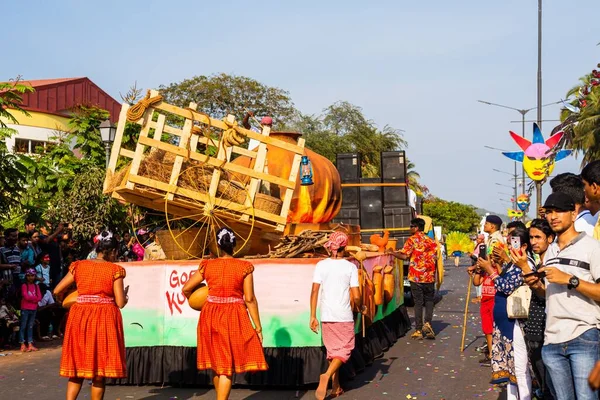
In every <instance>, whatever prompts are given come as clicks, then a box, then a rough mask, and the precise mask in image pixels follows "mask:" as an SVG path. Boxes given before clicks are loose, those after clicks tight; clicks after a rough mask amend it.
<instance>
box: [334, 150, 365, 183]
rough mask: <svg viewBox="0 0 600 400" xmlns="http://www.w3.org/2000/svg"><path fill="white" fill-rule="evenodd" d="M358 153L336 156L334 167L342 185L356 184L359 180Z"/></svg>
mask: <svg viewBox="0 0 600 400" xmlns="http://www.w3.org/2000/svg"><path fill="white" fill-rule="evenodd" d="M360 163H361V157H360V153H340V154H337V155H336V163H335V166H336V168H337V170H338V172H339V173H340V178H341V179H342V183H345V182H358V180H359V179H360V176H361V173H360Z"/></svg>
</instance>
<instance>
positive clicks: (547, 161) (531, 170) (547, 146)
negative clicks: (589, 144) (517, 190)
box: [502, 123, 572, 181]
mask: <svg viewBox="0 0 600 400" xmlns="http://www.w3.org/2000/svg"><path fill="white" fill-rule="evenodd" d="M564 134H565V133H564V132H562V131H561V132H557V133H555V134H554V135H552V136H550V137H549V138H548V140H546V141H544V136H543V135H542V132H541V131H540V128H539V127H538V126H537V124H536V123H534V124H533V142H530V141H529V140H527V139H525V138H524V137H521V136H519V135H517V134H516V133H514V132H512V131H511V132H510V136H512V138H513V140H514V141H515V142H516V143H517V144H518V145H519V147H520V148H521V149H523V151H512V152H510V151H507V152H503V153H502V154H504V155H505V156H506V157H508V158H510V159H511V160H515V161H519V162H522V163H523V169H525V172H526V173H527V176H529V178H531V179H532V180H534V181H541V180H543V179H544V178H546V176H548V175H550V174H551V173H552V171H553V170H554V163H555V162H556V161H560V160H562V159H564V158H566V157H567V156H569V155H570V154H571V153H572V150H559V151H557V152H556V154H555V155H554V157H552V154H553V149H554V147H555V146H556V145H557V144H558V142H560V139H562V137H563V136H564Z"/></svg>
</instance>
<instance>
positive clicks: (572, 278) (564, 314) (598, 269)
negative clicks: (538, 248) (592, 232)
mask: <svg viewBox="0 0 600 400" xmlns="http://www.w3.org/2000/svg"><path fill="white" fill-rule="evenodd" d="M544 209H545V212H546V219H547V220H548V223H549V224H550V226H551V227H552V230H553V231H554V233H556V242H555V243H553V244H552V245H551V246H550V247H548V249H547V250H546V254H545V255H544V266H543V267H542V268H539V269H538V273H537V274H533V275H532V276H531V277H529V276H528V277H526V278H525V282H526V283H527V284H528V285H530V287H531V288H532V289H534V290H535V291H536V292H537V293H538V295H540V296H541V295H545V297H546V314H547V318H546V328H545V331H544V347H543V348H542V358H543V361H544V365H545V366H546V369H547V371H548V373H549V376H550V380H551V381H552V387H551V389H552V388H553V389H554V393H553V394H554V395H555V396H554V397H555V398H556V399H558V400H562V399H578V400H581V399H586V400H587V399H598V394H597V393H596V392H595V391H593V390H592V389H591V388H590V387H589V386H588V382H587V378H588V375H589V374H590V372H591V371H592V369H593V367H594V364H595V363H596V362H597V361H598V359H599V357H600V354H599V353H600V343H599V341H600V331H599V330H598V328H600V306H599V305H598V302H599V301H600V283H599V282H600V243H599V242H598V241H597V240H594V239H593V238H592V237H591V236H589V235H587V234H585V233H583V232H577V231H576V230H575V227H574V222H575V218H576V211H575V203H574V201H573V199H572V197H571V196H569V195H568V194H566V193H562V192H555V193H552V194H551V195H550V196H548V198H547V199H546V202H545V203H544ZM543 276H545V280H543V278H542V277H543Z"/></svg>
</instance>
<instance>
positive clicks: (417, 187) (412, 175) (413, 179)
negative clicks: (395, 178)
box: [406, 158, 428, 196]
mask: <svg viewBox="0 0 600 400" xmlns="http://www.w3.org/2000/svg"><path fill="white" fill-rule="evenodd" d="M415 168H416V167H415V164H414V163H413V162H412V161H410V160H409V159H408V158H407V159H406V180H407V182H408V187H409V188H410V189H412V190H413V191H414V192H415V193H416V194H417V195H419V196H423V195H424V194H426V192H427V191H428V190H427V188H426V187H425V186H423V185H422V184H421V183H420V182H419V179H421V175H419V173H418V172H417V171H416V169H415Z"/></svg>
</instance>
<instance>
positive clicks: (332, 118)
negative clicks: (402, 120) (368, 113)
mask: <svg viewBox="0 0 600 400" xmlns="http://www.w3.org/2000/svg"><path fill="white" fill-rule="evenodd" d="M285 129H286V130H297V131H299V132H302V133H303V135H304V138H305V139H306V147H308V148H310V149H311V150H313V151H315V152H316V153H319V154H321V155H322V156H324V157H327V158H328V159H329V160H331V161H332V162H335V155H336V154H337V153H348V152H358V153H361V154H362V161H363V165H362V175H363V177H375V176H379V173H380V171H379V170H380V152H382V151H391V150H401V149H403V148H406V146H407V142H406V140H405V139H404V138H403V136H402V134H401V132H400V131H399V130H397V129H394V128H392V127H390V126H388V125H386V126H385V127H384V128H383V129H378V128H377V126H376V125H375V123H374V122H373V121H371V120H368V119H367V118H366V117H365V116H364V114H363V111H362V109H361V108H360V107H358V106H355V105H353V104H351V103H348V102H345V101H341V102H337V103H334V104H332V105H330V106H329V107H327V108H325V109H324V110H323V115H322V116H321V117H316V116H314V115H303V114H301V113H297V114H296V115H295V116H294V118H293V119H292V120H291V121H290V122H289V124H288V125H286V126H285Z"/></svg>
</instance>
